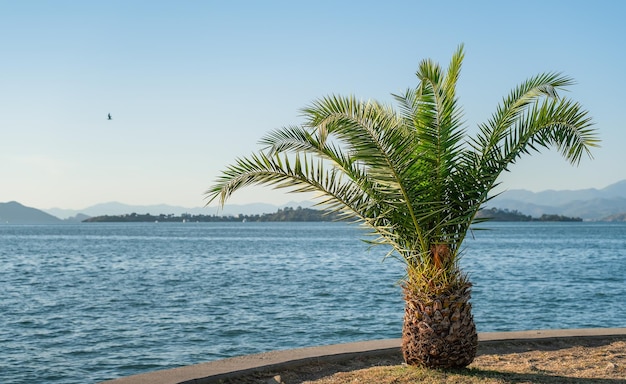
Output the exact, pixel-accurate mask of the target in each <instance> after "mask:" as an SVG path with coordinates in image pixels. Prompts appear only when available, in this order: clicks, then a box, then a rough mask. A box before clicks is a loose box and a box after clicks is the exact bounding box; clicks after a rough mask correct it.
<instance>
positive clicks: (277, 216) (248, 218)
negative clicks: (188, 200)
mask: <svg viewBox="0 0 626 384" xmlns="http://www.w3.org/2000/svg"><path fill="white" fill-rule="evenodd" d="M476 217H477V218H479V219H485V218H486V219H489V220H491V221H583V219H581V218H580V217H567V216H561V215H555V214H543V215H541V217H538V218H533V217H531V216H529V215H524V214H523V213H521V212H518V211H517V210H513V211H510V210H508V209H498V208H489V209H482V210H481V211H480V212H478V215H476ZM338 220H340V215H339V214H337V213H328V212H325V211H323V210H319V209H311V208H302V207H297V208H290V207H287V208H284V209H279V210H278V211H277V212H274V213H264V214H261V215H259V214H256V215H244V214H240V215H236V216H232V215H231V216H218V215H192V214H186V213H185V214H182V215H173V214H169V215H166V214H159V215H151V214H149V213H146V214H138V213H130V214H124V215H112V216H109V215H104V216H95V217H90V218H88V219H85V220H83V222H84V223H120V222H122V223H123V222H128V223H132V222H137V223H150V222H158V223H161V222H163V223H181V222H183V223H185V222H192V223H213V222H220V223H224V222H244V221H245V222H278V221H284V222H324V221H338Z"/></svg>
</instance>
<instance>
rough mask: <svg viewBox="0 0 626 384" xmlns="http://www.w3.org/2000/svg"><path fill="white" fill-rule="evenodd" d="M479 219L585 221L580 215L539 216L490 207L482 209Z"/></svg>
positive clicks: (478, 215)
mask: <svg viewBox="0 0 626 384" xmlns="http://www.w3.org/2000/svg"><path fill="white" fill-rule="evenodd" d="M476 217H477V218H479V219H489V220H491V221H565V222H570V221H583V219H582V218H580V217H568V216H561V215H555V214H545V213H544V214H543V215H541V216H540V217H538V218H535V217H531V216H530V215H524V214H523V213H521V212H518V211H517V210H512V211H510V210H508V209H498V208H488V209H481V210H480V211H479V212H478V214H477V215H476Z"/></svg>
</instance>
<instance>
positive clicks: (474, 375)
mask: <svg viewBox="0 0 626 384" xmlns="http://www.w3.org/2000/svg"><path fill="white" fill-rule="evenodd" d="M559 343H560V342H558V341H555V342H552V343H551V344H541V345H532V344H530V345H529V344H524V345H522V344H518V345H515V344H514V345H510V346H509V347H508V350H503V349H502V347H499V350H498V351H497V352H498V353H494V352H496V351H495V349H498V348H495V349H494V348H492V349H493V350H490V348H489V347H487V348H483V349H484V351H483V352H481V354H480V355H479V356H478V357H477V358H476V360H475V361H474V362H473V363H472V364H471V365H470V366H469V367H468V369H461V370H431V369H423V368H415V367H409V366H406V365H404V364H402V357H401V356H400V355H399V354H393V355H387V356H370V357H367V356H364V357H360V358H355V359H351V360H347V361H340V362H330V363H329V362H326V363H317V364H307V365H306V366H301V367H294V368H292V369H289V370H283V371H275V372H264V373H257V374H253V375H248V376H246V377H239V378H234V379H231V380H226V381H223V382H224V383H238V384H244V383H245V384H278V383H280V384H379V383H380V384H415V383H423V384H440V383H443V384H452V383H454V384H492V383H493V384H504V383H539V384H562V383H571V384H586V383H599V384H620V383H621V384H626V341H623V340H618V341H612V342H610V343H606V344H604V345H592V346H589V345H587V346H581V345H578V346H571V345H570V346H564V345H563V344H562V343H561V344H559ZM529 349H532V350H529Z"/></svg>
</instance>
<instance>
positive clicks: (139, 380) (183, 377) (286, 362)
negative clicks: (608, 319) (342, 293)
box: [102, 328, 626, 384]
mask: <svg viewBox="0 0 626 384" xmlns="http://www.w3.org/2000/svg"><path fill="white" fill-rule="evenodd" d="M607 337H617V338H623V339H626V328H582V329H555V330H534V331H515V332H487V333H479V334H478V343H479V348H480V345H489V344H496V343H514V342H515V343H517V342H542V341H543V342H547V341H550V340H553V339H562V338H569V339H572V338H574V339H575V338H584V339H603V338H607ZM400 343H401V340H400V339H386V340H369V341H360V342H354V343H346V344H334V345H326V346H319V347H307V348H298V349H290V350H284V351H271V352H264V353H258V354H253V355H245V356H237V357H232V358H228V359H222V360H216V361H210V362H205V363H200V364H194V365H188V366H184V367H178V368H172V369H166V370H160V371H153V372H147V373H142V374H138V375H132V376H126V377H122V378H119V379H114V380H109V381H105V382H103V383H102V384H209V383H216V382H219V380H221V379H226V378H229V377H231V378H232V377H236V376H239V375H243V374H248V373H252V372H259V371H266V370H279V369H286V368H290V367H295V366H300V365H304V364H307V363H308V362H312V361H315V362H326V361H334V360H335V361H336V360H345V359H350V358H351V357H354V356H376V355H385V354H389V353H393V352H399V351H400Z"/></svg>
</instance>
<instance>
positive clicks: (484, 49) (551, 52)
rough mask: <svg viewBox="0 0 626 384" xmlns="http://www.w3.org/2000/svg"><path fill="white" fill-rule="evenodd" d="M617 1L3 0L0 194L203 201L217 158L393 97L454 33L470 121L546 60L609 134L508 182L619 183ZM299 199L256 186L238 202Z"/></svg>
mask: <svg viewBox="0 0 626 384" xmlns="http://www.w3.org/2000/svg"><path fill="white" fill-rule="evenodd" d="M625 4H626V2H621V1H596V2H591V1H546V0H543V1H534V0H531V1H525V2H500V1H446V2H436V1H387V2H382V1H362V0H361V1H334V0H333V1H326V0H323V1H319V0H316V1H306V2H305V1H154V0H150V1H127V0H124V1H78V0H76V1H34V0H31V1H9V0H0V36H2V37H1V38H0V133H1V136H0V183H1V184H0V202H6V201H11V200H16V201H19V202H21V203H22V204H25V205H28V206H33V207H36V208H41V209H47V208H52V207H59V208H72V209H81V208H85V207H87V206H90V205H93V204H96V203H101V202H108V201H119V202H123V203H127V204H158V203H165V204H172V205H182V206H187V207H196V206H202V205H203V204H204V200H203V193H204V191H205V190H206V189H207V188H208V187H209V186H210V185H211V183H212V182H213V180H214V179H215V178H216V177H217V176H218V174H219V172H220V171H221V170H222V169H223V168H224V167H225V166H226V165H227V164H229V163H231V162H232V161H233V160H234V159H235V158H236V157H237V156H244V155H248V154H249V153H251V152H252V151H255V150H256V149H258V148H259V147H258V144H257V143H258V139H259V138H260V137H261V136H262V135H263V134H264V133H265V132H267V131H269V130H272V129H275V128H278V127H281V126H285V125H292V124H297V123H299V122H301V120H300V115H299V113H300V112H299V110H300V109H301V108H302V107H304V106H306V105H308V104H309V103H310V102H311V101H313V100H314V99H316V98H318V97H322V96H324V95H328V94H331V93H338V94H346V95H347V94H355V95H357V96H358V97H360V98H363V99H378V100H381V101H388V102H391V101H392V99H391V97H390V94H391V93H397V92H401V91H403V90H405V89H406V88H407V87H412V86H415V85H416V78H415V71H416V69H417V65H418V63H419V61H420V60H421V59H423V58H428V57H430V58H433V59H435V60H437V61H439V62H440V63H441V64H442V65H444V66H445V65H447V63H448V61H449V59H450V56H451V55H452V53H453V52H454V50H455V49H456V47H457V46H458V45H459V44H460V43H464V44H465V50H466V58H465V62H464V67H463V71H462V77H461V79H460V82H459V90H458V93H459V96H460V99H461V104H462V105H463V106H464V110H465V117H466V120H467V126H468V128H469V132H470V133H471V132H474V131H475V126H476V124H477V123H479V122H482V121H484V120H486V119H488V118H489V116H490V115H491V113H492V112H493V111H494V110H495V107H496V104H497V103H498V102H500V100H501V99H502V97H503V96H505V95H506V94H508V92H509V91H510V90H511V89H512V88H513V87H514V86H515V85H517V84H518V83H520V82H521V81H523V80H525V79H526V78H528V77H530V76H532V75H535V74H537V73H539V72H546V71H561V72H563V73H565V74H566V75H569V76H571V77H573V78H574V79H576V81H577V85H575V86H574V87H572V88H571V89H570V92H569V95H570V96H571V97H572V98H574V99H576V100H578V101H580V102H581V103H582V104H583V105H584V106H585V107H586V108H587V109H589V110H590V112H591V114H592V116H593V117H594V120H595V122H596V124H597V127H598V128H599V130H600V133H601V138H602V140H603V142H602V147H601V148H599V149H597V150H596V151H595V159H594V160H593V161H588V160H586V159H585V160H583V162H582V164H581V165H580V166H579V167H578V168H575V167H571V166H570V165H569V164H568V163H567V162H566V161H564V160H562V159H561V158H560V157H559V155H558V154H557V153H556V152H555V151H549V152H544V153H542V154H540V155H533V156H529V157H525V158H523V159H522V160H521V161H520V162H519V163H518V164H517V165H515V166H514V167H512V169H511V172H510V173H508V174H506V175H505V176H504V177H502V179H501V181H502V185H503V187H505V188H508V189H517V188H525V189H529V190H533V191H539V190H546V189H582V188H603V187H605V186H607V185H609V184H612V183H614V182H617V181H619V180H622V179H626V167H625V166H624V165H625V164H626V149H625V148H624V143H626V124H625V123H624V117H623V116H624V108H625V107H624V105H625V102H626V97H625V96H624V94H625V91H626V70H625V68H626V23H624V20H623V17H624V14H625V13H626V5H625ZM108 113H111V114H112V115H113V120H112V121H107V119H106V117H107V114H108ZM302 199H304V197H301V196H297V195H292V194H285V193H283V192H280V193H277V192H275V191H271V190H270V189H268V188H264V189H255V188H253V189H249V190H247V191H242V192H241V193H238V194H236V195H235V196H234V198H233V199H232V201H231V202H232V203H245V202H259V201H263V202H269V203H281V202H286V201H289V200H302Z"/></svg>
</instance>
